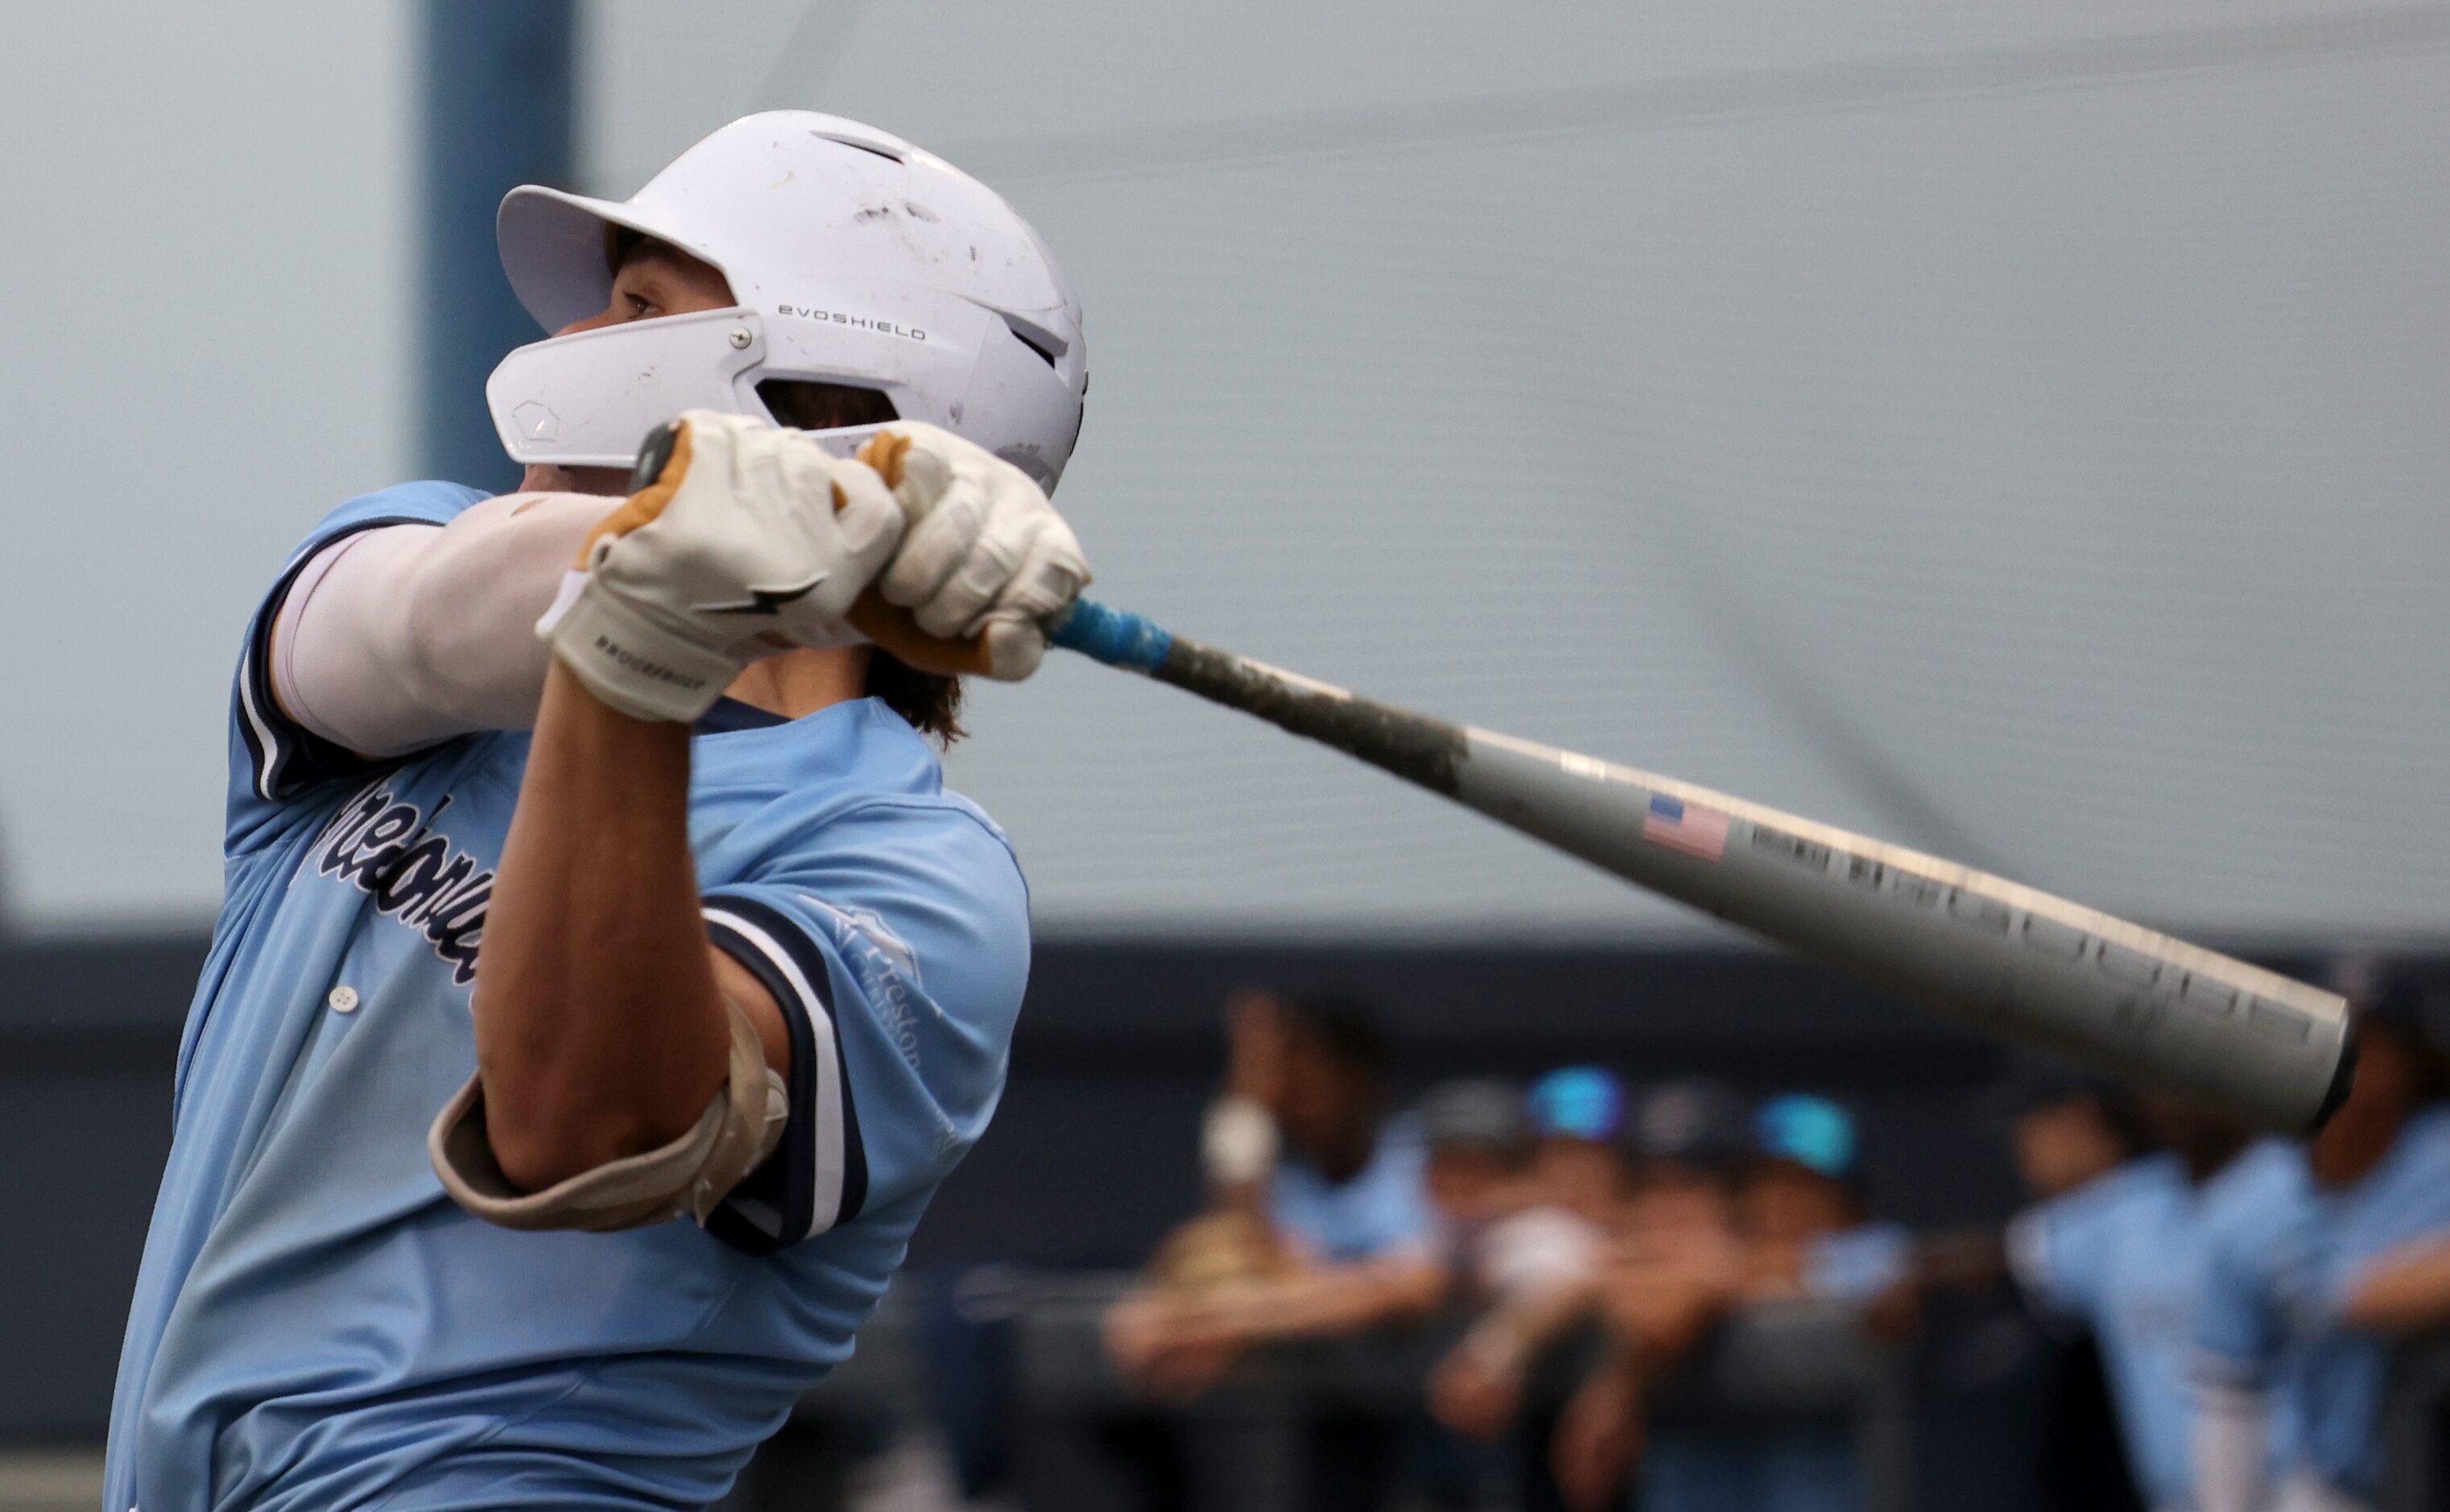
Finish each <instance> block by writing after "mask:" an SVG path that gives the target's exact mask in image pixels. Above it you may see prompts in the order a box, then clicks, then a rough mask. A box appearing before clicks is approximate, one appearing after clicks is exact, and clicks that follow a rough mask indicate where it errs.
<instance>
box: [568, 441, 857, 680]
mask: <svg viewBox="0 0 2450 1512" xmlns="http://www.w3.org/2000/svg"><path fill="white" fill-rule="evenodd" d="M632 489H633V492H632V494H631V495H630V497H629V498H628V499H627V500H626V501H625V502H623V504H622V505H621V507H620V508H619V509H616V510H614V511H613V512H612V514H608V515H606V516H605V517H604V518H603V519H602V520H601V521H599V522H598V523H597V524H596V526H595V529H594V530H593V532H592V533H589V535H588V537H587V541H586V544H585V545H583V546H582V547H581V548H580V549H579V555H578V561H577V564H576V565H575V566H574V568H573V569H572V570H571V572H570V573H569V575H568V576H567V577H565V578H564V579H563V581H562V590H561V593H560V596H559V597H557V598H556V599H554V605H553V608H552V609H550V610H548V611H546V612H545V616H544V618H543V619H541V620H539V621H537V623H536V634H537V635H538V636H539V637H541V638H542V639H543V640H544V641H545V642H546V643H547V644H549V645H551V646H552V647H553V649H554V654H555V655H557V656H559V657H560V658H561V660H562V661H563V662H564V663H566V664H567V665H568V666H569V667H570V669H571V670H573V671H574V672H575V673H577V674H578V677H579V680H580V681H581V682H583V683H585V684H586V685H587V687H588V689H589V690H590V691H591V692H593V693H594V694H595V696H596V697H597V698H600V699H602V700H603V701H604V702H605V703H607V704H609V705H611V706H612V708H616V709H619V710H620V711H621V712H623V713H625V714H629V715H632V717H634V718H638V719H651V720H669V721H672V722H674V723H680V724H686V723H689V722H690V721H692V720H695V719H696V718H697V717H698V716H699V715H701V714H703V713H705V712H706V710H707V709H708V708H709V707H710V706H711V705H712V704H713V703H714V701H715V700H716V699H717V698H719V697H721V696H722V695H723V690H724V688H727V687H728V686H729V685H730V682H731V680H732V679H733V678H734V677H735V676H737V675H739V672H740V669H741V668H743V667H745V666H747V665H748V664H749V662H751V661H753V660H755V659H757V658H758V657H760V656H765V655H769V654H771V653H772V652H774V651H776V650H781V649H788V648H790V647H793V646H811V647H826V646H847V645H852V644H855V643H856V642H858V641H859V640H860V639H861V638H862V637H861V635H860V633H859V631H858V630H854V629H852V628H851V627H850V626H849V625H848V624H847V622H846V619H845V617H844V616H845V615H846V612H847V611H849V609H850V606H851V604H852V602H853V601H854V600H856V599H857V598H858V596H859V593H860V591H861V590H862V589H864V588H865V587H866V586H867V584H868V580H869V579H870V578H872V577H874V576H875V575H876V572H877V570H878V569H879V568H881V567H883V566H884V565H885V561H886V559H887V558H889V557H890V556H892V554H893V550H894V548H895V547H896V546H897V545H898V544H900V542H901V540H902V534H903V506H902V505H901V504H899V503H898V502H897V501H896V500H895V498H894V496H893V494H890V493H888V492H887V491H886V488H885V482H884V480H883V479H882V478H880V477H878V476H877V475H876V473H875V472H874V471H873V470H872V469H870V468H868V467H867V466H866V465H865V464H864V463H860V462H853V461H845V460H842V459H840V458H837V457H833V456H827V455H826V453H825V452H824V451H823V450H821V449H820V448H819V447H818V446H817V445H816V444H815V443H813V442H811V441H808V440H807V439H806V438H804V437H802V436H798V435H796V434H794V433H792V432H788V431H780V430H776V429H775V428H774V427H772V426H770V425H767V424H765V423H764V422H762V421H758V420H751V419H749V418H746V417H742V416H737V415H719V414H716V413H714V412H712V411H710V410H690V411H689V412H688V413H687V414H684V415H683V416H682V417H680V418H679V419H678V420H675V421H673V422H672V423H671V425H669V426H667V427H665V428H664V429H663V430H661V431H659V432H657V433H656V436H655V437H654V438H652V439H651V440H650V441H649V443H648V446H647V449H646V451H645V453H644V454H642V455H641V456H640V457H639V459H638V475H637V476H636V477H635V478H633V479H632Z"/></svg>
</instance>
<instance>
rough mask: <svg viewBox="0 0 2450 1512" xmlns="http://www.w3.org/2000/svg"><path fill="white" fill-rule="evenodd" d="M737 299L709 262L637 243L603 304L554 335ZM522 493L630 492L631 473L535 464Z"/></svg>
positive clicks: (673, 249)
mask: <svg viewBox="0 0 2450 1512" xmlns="http://www.w3.org/2000/svg"><path fill="white" fill-rule="evenodd" d="M737 302H738V301H737V300H733V299H732V297H731V283H730V281H729V280H727V279H726V278H725V277H724V276H723V274H722V273H721V272H719V271H718V270H717V269H716V268H715V267H714V266H713V265H712V264H710V263H708V262H700V261H699V260H698V259H696V258H693V257H691V256H690V255H689V254H688V253H686V252H684V251H682V250H681V249H680V248H678V247H674V246H667V245H665V244H664V243H663V242H639V243H637V244H636V245H635V246H633V247H632V248H631V249H630V250H629V252H628V254H627V255H625V256H624V257H623V258H622V259H621V266H620V267H619V268H617V269H615V270H614V272H613V275H612V297H611V298H610V299H608V300H606V301H605V304H604V308H603V309H602V310H600V311H598V312H596V313H595V314H593V315H591V316H589V317H588V318H587V319H586V320H573V321H572V322H570V323H569V324H568V325H565V326H563V327H562V328H561V329H560V330H558V331H555V332H554V335H555V336H572V335H575V334H576V333H578V332H580V331H600V330H602V329H604V327H606V326H608V325H627V324H629V323H630V322H631V321H632V320H655V319H657V318H658V317H661V316H666V315H693V314H695V313H697V312H698V311H700V310H726V309H729V308H730V307H731V306H732V305H733V304H735V303H737ZM519 487H520V490H521V491H522V492H526V493H558V494H603V495H605V496H606V497H612V496H616V495H618V494H626V493H628V492H629V487H630V474H629V470H628V469H626V468H618V467H568V468H565V467H556V466H554V465H552V464H550V463H546V464H539V465H537V466H535V467H531V468H529V469H528V470H527V475H526V476H525V477H523V478H521V479H520V480H519Z"/></svg>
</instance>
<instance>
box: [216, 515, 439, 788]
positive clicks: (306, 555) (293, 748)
mask: <svg viewBox="0 0 2450 1512" xmlns="http://www.w3.org/2000/svg"><path fill="white" fill-rule="evenodd" d="M436 523H437V522H436V521H434V520H430V519H427V518H425V517H424V516H422V515H418V514H386V515H382V516H379V517H378V518H375V519H366V520H353V521H351V522H350V523H349V524H347V525H344V526H342V527H341V528H340V529H339V530H336V531H333V532H332V533H329V534H326V535H321V536H318V537H316V538H315V539H314V540H311V541H309V542H307V543H306V544H305V545H304V546H303V547H301V548H300V549H299V552H298V554H297V555H295V556H293V557H291V558H290V559H289V565H288V566H287V567H285V568H283V569H282V572H281V579H280V581H278V582H276V583H274V584H273V585H272V591H271V592H269V593H267V594H265V595H264V599H263V607H262V609H260V610H258V611H256V616H255V623H254V624H253V625H252V626H249V627H248V629H247V633H246V650H245V652H244V653H243V655H242V656H241V657H240V659H239V669H238V691H237V694H236V700H237V705H238V727H239V733H240V734H241V735H242V736H243V737H244V738H245V741H246V751H247V756H248V758H249V760H250V761H251V762H252V763H253V766H254V775H255V795H256V796H257V797H258V798H261V799H262V800H263V801H264V802H265V803H267V804H277V803H281V802H282V801H283V800H285V799H288V798H290V797H293V796H295V795H296V794H298V793H299V792H301V791H303V790H304V789H306V788H308V787H311V786H313V785H316V784H318V783H326V782H331V781H334V780H336V779H339V778H343V777H361V776H363V775H365V774H366V773H368V772H371V771H376V770H379V769H380V768H381V767H384V766H391V765H393V763H391V762H387V761H369V760H368V759H366V758H365V757H363V756H360V755H359V754H358V753H357V752H355V751H353V750H350V749H348V748H347V747H345V746H340V745H338V744H336V743H334V742H332V741H328V740H325V739H324V738H323V737H322V736H321V735H318V734H316V733H315V732H314V731H313V730H310V729H308V728H306V727H303V726H301V725H300V724H299V723H297V722H296V721H295V720H293V719H291V718H290V717H289V716H288V715H286V714H284V713H282V711H281V703H280V700H278V699H276V698H274V697H273V696H272V627H273V625H274V623H275V622H276V621H278V620H279V619H280V618H281V606H282V603H283V602H284V601H286V600H287V599H288V597H289V590H290V588H291V586H292V585H293V584H295V583H296V582H297V581H298V574H299V573H301V572H304V571H306V566H307V564H308V563H310V562H312V561H314V560H315V558H316V557H317V556H318V555H320V554H321V553H322V552H324V551H326V550H328V549H330V548H331V547H332V546H333V545H334V544H335V543H337V542H340V541H343V540H346V539H348V538H349V537H350V536H352V535H355V534H357V533H359V532H360V531H373V530H381V529H383V528H384V527H386V526H391V525H434V524H436Z"/></svg>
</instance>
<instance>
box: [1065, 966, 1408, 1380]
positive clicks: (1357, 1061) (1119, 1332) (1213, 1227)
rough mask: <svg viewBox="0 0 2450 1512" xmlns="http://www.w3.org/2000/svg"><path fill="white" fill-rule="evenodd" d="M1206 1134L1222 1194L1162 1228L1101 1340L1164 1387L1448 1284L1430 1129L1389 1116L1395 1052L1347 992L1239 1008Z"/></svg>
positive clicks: (1135, 1373) (1345, 1328) (1348, 1325)
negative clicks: (1152, 1258)
mask: <svg viewBox="0 0 2450 1512" xmlns="http://www.w3.org/2000/svg"><path fill="white" fill-rule="evenodd" d="M1227 1034H1228V1037H1229V1047H1228V1056H1227V1073H1226V1084H1225V1091H1224V1093H1223V1095H1221V1096H1220V1097H1219V1098H1218V1099H1217V1100H1216V1102H1215V1105H1214V1106H1212V1107H1211V1109H1210V1111H1209V1115H1208V1120H1207V1127H1206V1130H1205V1132H1204V1134H1203V1142H1202V1158H1203V1160H1204V1162H1205V1164H1206V1166H1207V1170H1208V1178H1209V1189H1210V1195H1211V1205H1210V1208H1209V1211H1208V1212H1206V1213H1203V1214H1202V1215H1201V1216H1200V1217H1198V1218H1196V1219H1194V1220H1192V1222H1191V1223H1190V1224H1188V1225H1186V1226H1185V1227H1184V1228H1183V1229H1182V1230H1180V1231H1177V1232H1176V1234H1175V1235H1174V1236H1172V1237H1171V1238H1169V1239H1168V1240H1167V1241H1166V1243H1165V1245H1164V1246H1163V1247H1162V1248H1161V1249H1160V1250H1158V1253H1157V1260H1156V1262H1155V1264H1154V1266H1153V1267H1152V1273H1151V1281H1152V1285H1151V1286H1150V1287H1148V1288H1147V1289H1143V1290H1141V1291H1139V1292H1138V1293H1136V1294H1135V1295H1133V1296H1131V1297H1129V1298H1126V1299H1125V1300H1124V1301H1122V1302H1121V1303H1119V1304H1118V1305H1117V1307H1116V1308H1115V1310H1114V1313H1113V1315H1112V1317H1111V1318H1110V1320H1109V1323H1108V1327H1107V1343H1108V1347H1109V1349H1110V1351H1111V1352H1112V1354H1113V1356H1114V1359H1115V1362H1116V1364H1117V1366H1118V1367H1119V1368H1120V1369H1121V1370H1122V1371H1123V1373H1124V1374H1125V1375H1126V1376H1128V1377H1131V1378H1133V1379H1134V1380H1136V1381H1138V1382H1139V1383H1140V1384H1141V1385H1142V1386H1145V1387H1147V1388H1148V1389H1150V1390H1153V1391H1155V1392H1157V1394H1159V1395H1161V1396H1165V1397H1169V1398H1173V1399H1176V1400H1186V1399H1188V1398H1190V1397H1194V1396H1196V1395H1198V1394H1199V1393H1200V1392H1202V1391H1205V1390H1206V1389H1207V1388H1208V1387H1209V1386H1211V1385H1212V1384H1214V1382H1215V1379H1216V1378H1217V1377H1218V1376H1219V1375H1221V1374H1222V1373H1223V1372H1224V1371H1225V1370H1226V1369H1228V1368H1229V1367H1231V1366H1232V1365H1233V1363H1234V1362H1235V1360H1237V1359H1239V1358H1240V1357H1241V1356H1242V1355H1243V1353H1245V1352H1246V1351H1247V1350H1249V1349H1251V1348H1253V1347H1257V1346H1261V1345H1266V1344H1272V1343H1284V1342H1288V1341H1291V1340H1295V1339H1305V1338H1321V1337H1332V1336H1339V1335H1345V1334H1351V1333H1357V1332H1360V1331H1363V1330H1365V1329H1368V1328H1376V1327H1379V1326H1382V1325H1386V1324H1392V1323H1403V1322H1410V1321H1416V1320H1418V1319H1420V1318H1423V1317H1426V1316H1427V1315H1428V1314H1429V1312H1430V1311H1431V1310H1432V1309H1433V1308H1436V1307H1437V1305H1438V1304H1439V1302H1440V1301H1441V1300H1442V1299H1443V1298H1444V1297H1445V1295H1446V1291H1447V1270H1446V1267H1445V1266H1444V1264H1443V1263H1442V1262H1441V1257H1440V1252H1439V1243H1438V1222H1437V1219H1436V1216H1435V1214H1434V1213H1433V1212H1432V1210H1431V1208H1430V1205H1429V1187H1428V1180H1427V1177H1428V1171H1427V1167H1428V1153H1427V1151H1426V1149H1425V1148H1424V1146H1423V1143H1422V1139H1421V1134H1420V1129H1419V1125H1418V1124H1417V1122H1416V1121H1415V1120H1413V1119H1412V1118H1410V1116H1408V1115H1395V1116H1392V1117H1390V1116H1389V1115H1388V1113H1387V1105H1388V1096H1389V1092H1388V1085H1387V1070H1388V1060H1389V1051H1388V1045H1387V1040H1386V1037H1385V1036H1384V1035H1383V1034H1381V1033H1380V1031H1379V1029H1378V1026H1377V1022H1376V1019H1375V1017H1374V1015H1372V1014H1371V1012H1370V1010H1369V1009H1368V1008H1367V1007H1365V1006H1364V1005H1363V1004H1361V1003H1359V1002H1357V1001H1355V1000H1352V999H1351V998H1336V997H1302V998H1277V997H1275V996H1274V995H1272V994H1268V993H1259V992H1250V993H1243V994H1240V995H1238V996H1237V997H1236V998H1235V1000H1234V1001H1233V1002H1232V1003H1231V1004H1230V1005H1229V1007H1228V1018H1227Z"/></svg>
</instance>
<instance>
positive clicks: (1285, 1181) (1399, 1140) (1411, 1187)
mask: <svg viewBox="0 0 2450 1512" xmlns="http://www.w3.org/2000/svg"><path fill="white" fill-rule="evenodd" d="M1268 1216H1269V1218H1270V1220H1271V1221H1273V1222H1274V1224H1275V1226H1276V1227H1277V1228H1279V1229H1281V1230H1283V1231H1285V1232H1287V1233H1290V1234H1292V1235H1293V1236H1294V1237H1295V1238H1297V1239H1299V1240H1300V1241H1301V1242H1302V1243H1303V1244H1304V1245H1306V1246H1307V1247H1309V1249H1310V1250H1311V1252H1312V1254H1313V1255H1314V1256H1316V1257H1317V1258H1319V1259H1321V1260H1325V1261H1328V1262H1331V1263H1332V1264H1338V1265H1341V1264H1345V1263H1347V1262H1350V1261H1354V1260H1371V1259H1375V1258H1377V1257H1378V1256H1380V1255H1385V1254H1393V1253H1396V1252H1398V1251H1400V1250H1419V1251H1420V1252H1421V1253H1422V1254H1423V1255H1424V1256H1427V1255H1429V1254H1431V1253H1432V1252H1433V1251H1434V1249H1435V1245H1436V1240H1437V1231H1438V1223H1437V1214H1436V1213H1435V1212H1432V1211H1431V1209H1430V1207H1429V1146H1428V1145H1427V1144H1426V1143H1425V1142H1424V1141H1423V1140H1422V1138H1421V1127H1420V1125H1419V1124H1418V1123H1416V1122H1414V1121H1413V1119H1412V1117H1411V1115H1409V1114H1399V1115H1396V1116H1395V1117H1392V1118H1390V1119H1388V1120H1387V1122H1386V1123H1385V1124H1384V1125H1383V1126H1382V1127H1381V1128H1380V1129H1379V1131H1378V1143H1377V1146H1376V1148H1374V1149H1372V1150H1371V1153H1370V1163H1369V1164H1368V1165H1366V1166H1363V1167H1362V1168H1361V1169H1360V1170H1359V1171H1358V1172H1356V1173H1354V1174H1353V1177H1352V1179H1351V1180H1350V1181H1342V1182H1336V1181H1330V1180H1328V1179H1327V1177H1325V1176H1324V1175H1321V1174H1320V1173H1319V1171H1318V1168H1317V1167H1315V1166H1313V1165H1312V1164H1310V1163H1309V1162H1308V1161H1306V1160H1301V1159H1298V1158H1294V1159H1288V1160H1286V1161H1285V1163H1284V1164H1282V1165H1280V1166H1278V1167H1277V1168H1276V1173H1275V1175H1274V1178H1273V1179H1272V1180H1271V1181H1270V1183H1269V1186H1268Z"/></svg>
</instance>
